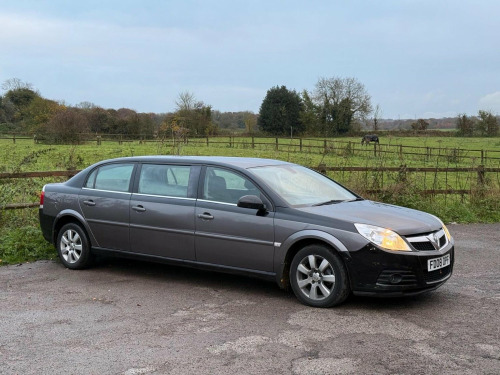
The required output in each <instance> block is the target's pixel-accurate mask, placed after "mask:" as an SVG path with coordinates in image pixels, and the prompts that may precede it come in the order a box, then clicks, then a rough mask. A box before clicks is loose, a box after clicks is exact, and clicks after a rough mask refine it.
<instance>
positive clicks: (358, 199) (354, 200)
mask: <svg viewBox="0 0 500 375" xmlns="http://www.w3.org/2000/svg"><path fill="white" fill-rule="evenodd" d="M357 201H364V199H363V198H356V199H351V200H348V201H346V202H357Z"/></svg>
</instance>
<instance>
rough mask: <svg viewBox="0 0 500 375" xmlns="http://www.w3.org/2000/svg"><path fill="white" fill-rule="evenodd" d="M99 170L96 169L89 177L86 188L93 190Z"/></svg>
mask: <svg viewBox="0 0 500 375" xmlns="http://www.w3.org/2000/svg"><path fill="white" fill-rule="evenodd" d="M97 171H98V168H96V169H94V170H93V171H92V173H91V174H90V175H89V176H88V177H87V182H86V183H85V187H86V188H90V189H93V188H94V183H95V176H96V175H97Z"/></svg>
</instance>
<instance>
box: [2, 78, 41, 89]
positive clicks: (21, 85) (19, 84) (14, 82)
mask: <svg viewBox="0 0 500 375" xmlns="http://www.w3.org/2000/svg"><path fill="white" fill-rule="evenodd" d="M19 89H29V90H33V85H32V84H31V83H29V82H23V81H21V80H20V79H19V78H9V79H7V80H5V81H4V82H3V83H2V90H5V91H10V90H19Z"/></svg>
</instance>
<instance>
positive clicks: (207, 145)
mask: <svg viewBox="0 0 500 375" xmlns="http://www.w3.org/2000/svg"><path fill="white" fill-rule="evenodd" d="M208 146H209V143H208V136H207V147H208Z"/></svg>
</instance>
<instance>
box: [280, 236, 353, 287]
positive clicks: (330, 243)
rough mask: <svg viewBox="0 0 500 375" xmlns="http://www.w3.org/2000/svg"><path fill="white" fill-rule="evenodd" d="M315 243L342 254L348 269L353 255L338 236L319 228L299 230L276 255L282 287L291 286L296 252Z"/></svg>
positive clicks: (341, 256) (283, 244)
mask: <svg viewBox="0 0 500 375" xmlns="http://www.w3.org/2000/svg"><path fill="white" fill-rule="evenodd" d="M313 244H318V245H324V246H327V247H329V248H330V249H332V250H333V251H334V252H335V253H337V254H338V255H340V258H341V259H342V261H343V262H344V265H345V266H346V271H347V269H348V267H347V264H346V261H348V260H349V259H350V258H351V256H350V254H349V251H348V250H347V248H346V247H345V245H344V244H343V243H342V242H341V241H340V240H339V239H338V238H337V237H335V236H333V235H331V234H329V233H326V232H322V231H318V230H305V231H301V232H297V233H294V234H293V235H291V236H290V237H288V238H287V239H286V241H285V242H283V243H282V244H281V246H280V247H279V252H278V254H277V257H276V259H277V262H276V266H277V271H278V272H276V280H277V282H278V285H279V287H280V288H282V289H288V288H289V287H290V280H289V271H290V264H291V263H292V260H293V257H294V256H295V254H297V253H298V252H299V251H300V249H302V248H304V247H305V246H308V245H313ZM348 277H349V275H348Z"/></svg>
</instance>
